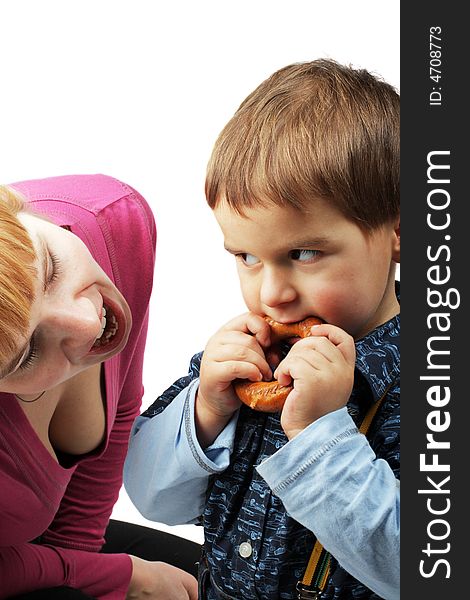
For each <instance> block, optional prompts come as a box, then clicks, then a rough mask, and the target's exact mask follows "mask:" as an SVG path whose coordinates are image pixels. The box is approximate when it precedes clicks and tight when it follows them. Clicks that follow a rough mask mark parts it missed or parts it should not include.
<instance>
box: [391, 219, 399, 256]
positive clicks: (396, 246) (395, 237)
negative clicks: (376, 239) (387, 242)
mask: <svg viewBox="0 0 470 600" xmlns="http://www.w3.org/2000/svg"><path fill="white" fill-rule="evenodd" d="M393 229H394V232H393V240H392V258H393V260H394V261H395V262H396V263H399V262H400V217H398V219H397V220H396V221H395V224H394V227H393Z"/></svg>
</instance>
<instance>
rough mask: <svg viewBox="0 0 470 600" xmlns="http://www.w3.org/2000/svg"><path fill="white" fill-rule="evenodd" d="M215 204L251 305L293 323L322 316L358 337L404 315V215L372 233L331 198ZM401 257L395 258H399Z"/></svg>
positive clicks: (260, 311)
mask: <svg viewBox="0 0 470 600" xmlns="http://www.w3.org/2000/svg"><path fill="white" fill-rule="evenodd" d="M245 213H246V216H240V215H238V214H237V213H236V212H235V211H234V210H232V209H230V208H229V207H228V206H227V204H226V203H225V202H221V203H220V204H219V206H218V207H217V208H216V209H215V210H214V214H215V217H216V219H217V221H218V223H219V225H220V227H221V229H222V232H223V234H224V238H225V247H226V249H227V250H228V251H229V252H230V253H232V254H233V255H234V256H235V257H236V261H237V268H238V274H239V277H240V284H241V289H242V293H243V297H244V300H245V303H246V305H247V307H248V309H249V310H250V311H251V312H254V313H256V314H259V315H267V316H269V317H271V318H272V319H274V320H276V321H280V322H282V323H289V322H294V321H300V320H302V319H304V318H306V317H308V316H316V317H320V318H321V319H323V320H324V321H325V322H326V323H331V324H333V325H337V326H338V327H341V328H342V329H344V330H345V331H347V332H348V333H349V334H351V335H352V336H353V337H354V338H355V339H359V338H361V337H363V336H364V335H365V334H366V333H368V332H369V331H371V330H372V329H374V328H375V327H376V326H377V325H380V324H382V323H384V322H385V321H387V320H388V319H390V318H391V317H393V316H394V315H396V314H397V313H398V312H399V305H398V302H397V299H396V296H395V283H394V281H395V262H399V260H400V234H399V222H398V220H397V223H396V224H390V225H386V226H383V227H382V228H380V229H378V230H376V231H374V232H372V233H365V232H364V231H363V230H362V229H360V228H359V227H358V226H357V225H356V224H355V223H354V222H352V221H350V220H349V219H347V218H346V217H344V215H343V214H342V213H340V212H339V211H338V210H337V209H335V208H333V207H331V206H330V205H329V204H328V203H327V202H326V201H324V200H321V199H318V200H315V201H314V202H313V203H312V208H311V210H310V211H309V212H308V213H305V212H300V211H298V210H296V209H294V208H291V207H287V208H286V207H279V206H275V205H269V206H267V207H256V208H252V209H247V210H246V211H245ZM394 261H395V262H394Z"/></svg>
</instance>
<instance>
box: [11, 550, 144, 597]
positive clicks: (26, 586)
mask: <svg viewBox="0 0 470 600" xmlns="http://www.w3.org/2000/svg"><path fill="white" fill-rule="evenodd" d="M131 574H132V563H131V559H130V558H129V556H127V555H126V554H96V553H91V552H83V551H80V550H69V549H66V548H58V547H54V546H48V545H39V544H22V545H19V546H9V547H6V548H0V599H2V600H3V599H4V598H9V597H10V596H12V595H17V594H21V593H26V592H30V591H33V590H38V589H42V588H48V587H56V586H62V585H66V586H70V587H74V588H78V589H80V590H82V591H83V592H85V593H86V594H89V595H90V596H93V597H94V598H99V600H124V598H125V597H126V593H127V589H128V587H129V581H130V578H131Z"/></svg>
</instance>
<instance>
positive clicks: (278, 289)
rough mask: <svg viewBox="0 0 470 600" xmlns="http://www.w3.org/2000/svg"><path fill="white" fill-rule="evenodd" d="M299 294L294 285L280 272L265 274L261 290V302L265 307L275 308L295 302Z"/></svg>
mask: <svg viewBox="0 0 470 600" xmlns="http://www.w3.org/2000/svg"><path fill="white" fill-rule="evenodd" d="M296 296H297V294H296V291H295V289H294V287H293V285H292V284H291V283H290V282H289V280H288V279H287V278H286V277H285V275H284V274H283V273H281V272H278V271H268V272H265V273H264V274H263V281H262V283H261V289H260V300H261V302H262V303H263V304H264V305H265V306H269V307H271V308H274V307H276V306H279V305H280V304H286V303H288V302H292V301H293V300H295V298H296Z"/></svg>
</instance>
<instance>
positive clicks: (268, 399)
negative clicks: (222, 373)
mask: <svg viewBox="0 0 470 600" xmlns="http://www.w3.org/2000/svg"><path fill="white" fill-rule="evenodd" d="M265 319H266V321H267V322H268V324H269V326H270V328H271V342H272V343H273V344H276V343H278V342H280V341H281V340H285V339H291V338H296V337H298V338H306V337H308V336H309V335H310V332H311V329H312V327H313V326H314V325H320V324H321V323H322V322H323V321H321V320H320V319H318V318H317V317H308V318H307V319H304V320H303V321H298V322H297V323H278V322H277V321H273V320H272V319H270V318H269V317H265ZM233 387H234V389H235V393H236V394H237V396H238V398H239V399H240V400H241V401H242V402H243V404H246V405H247V406H249V407H250V408H252V409H253V410H258V411H261V412H279V411H281V410H282V407H283V406H284V402H285V401H286V398H287V396H288V395H289V394H290V392H291V391H292V385H287V386H286V385H280V384H279V383H278V382H277V381H276V380H273V381H259V382H253V381H250V380H248V379H236V380H235V381H234V382H233Z"/></svg>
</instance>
